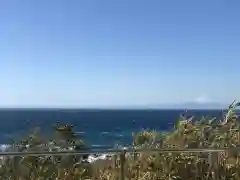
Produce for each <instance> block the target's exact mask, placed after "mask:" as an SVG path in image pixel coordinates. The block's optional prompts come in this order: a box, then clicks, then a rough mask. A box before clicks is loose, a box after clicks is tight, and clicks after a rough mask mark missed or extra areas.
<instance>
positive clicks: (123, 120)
mask: <svg viewBox="0 0 240 180" xmlns="http://www.w3.org/2000/svg"><path fill="white" fill-rule="evenodd" d="M182 113H184V110H53V109H49V110H44V109H32V110H31V109H29V110H27V109H25V110H20V109H19V110H16V109H15V110H14V109H2V110H0V120H1V125H0V144H9V143H10V142H12V139H19V138H20V137H23V136H24V135H26V134H28V133H29V132H30V130H31V129H32V128H34V127H36V126H38V127H40V128H41V129H42V131H43V132H48V131H49V130H50V129H53V126H54V124H55V123H56V122H60V123H64V124H71V125H74V126H75V131H76V132H77V133H78V134H79V135H81V137H82V138H83V139H84V140H85V141H86V142H88V144H92V145H95V146H98V145H103V146H113V145H115V144H121V145H128V144H131V141H132V133H133V132H139V131H141V130H142V129H153V130H168V129H171V128H172V127H173V123H174V121H175V120H176V119H177V118H178V117H179V115H180V114H182ZM187 115H188V116H192V115H194V116H195V117H196V118H200V117H201V116H203V115H204V116H210V117H212V116H217V117H219V116H221V115H222V111H220V110H190V111H188V112H187Z"/></svg>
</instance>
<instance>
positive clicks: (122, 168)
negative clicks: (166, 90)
mask: <svg viewBox="0 0 240 180" xmlns="http://www.w3.org/2000/svg"><path fill="white" fill-rule="evenodd" d="M125 155H126V150H125V149H124V150H123V152H121V154H120V180H124V179H125Z"/></svg>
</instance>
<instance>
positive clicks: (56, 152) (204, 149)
mask: <svg viewBox="0 0 240 180" xmlns="http://www.w3.org/2000/svg"><path fill="white" fill-rule="evenodd" d="M122 152H126V153H140V152H159V153H187V152H188V153H194V152H195V153H196V152H198V153H200V152H206V153H207V152H208V153H210V152H240V148H198V149H108V150H102V151H101V150H91V151H54V152H49V151H45V152H43V151H38V152H0V156H41V155H43V156H59V155H90V154H107V153H114V154H117V153H122Z"/></svg>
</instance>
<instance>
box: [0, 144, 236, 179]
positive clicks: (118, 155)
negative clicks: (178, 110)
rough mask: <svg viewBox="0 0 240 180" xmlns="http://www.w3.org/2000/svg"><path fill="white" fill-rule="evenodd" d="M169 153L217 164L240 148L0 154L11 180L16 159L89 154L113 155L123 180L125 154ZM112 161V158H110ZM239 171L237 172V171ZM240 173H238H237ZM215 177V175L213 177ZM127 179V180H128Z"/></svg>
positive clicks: (13, 176)
mask: <svg viewBox="0 0 240 180" xmlns="http://www.w3.org/2000/svg"><path fill="white" fill-rule="evenodd" d="M154 152H155V153H160V154H164V153H171V154H172V155H173V156H174V153H176V154H179V153H189V154H193V153H198V154H199V153H201V154H204V153H208V155H210V156H211V157H210V161H211V162H212V163H214V162H219V156H214V158H215V159H213V158H212V157H213V156H212V155H213V154H214V153H216V154H221V153H224V154H226V153H227V154H228V155H229V154H234V153H235V154H236V153H239V152H240V148H219V149H210V148H207V149H204V148H202V149H108V150H92V151H62V152H0V156H1V157H9V158H12V159H13V175H12V179H13V180H18V175H17V173H15V172H14V171H15V170H16V168H17V163H18V162H17V161H16V157H26V156H28V157H30V156H35V157H36V156H73V155H74V156H77V155H91V154H113V156H114V157H115V158H118V159H119V162H120V165H119V168H118V173H119V176H118V177H119V179H120V180H124V179H125V177H126V174H125V173H126V172H125V171H126V168H125V165H126V154H134V155H135V154H141V153H154ZM226 157H227V156H226ZM112 159H114V158H112ZM238 171H239V170H238ZM239 173H240V172H239ZM215 176H216V175H215ZM128 179H129V178H128ZM215 179H216V180H217V179H218V178H215Z"/></svg>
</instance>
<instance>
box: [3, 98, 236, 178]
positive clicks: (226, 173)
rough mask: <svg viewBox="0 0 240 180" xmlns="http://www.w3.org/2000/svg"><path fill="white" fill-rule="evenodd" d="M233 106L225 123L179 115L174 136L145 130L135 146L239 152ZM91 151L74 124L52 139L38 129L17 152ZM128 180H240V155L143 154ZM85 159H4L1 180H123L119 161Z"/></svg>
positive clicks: (128, 167) (130, 163) (130, 165)
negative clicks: (88, 160)
mask: <svg viewBox="0 0 240 180" xmlns="http://www.w3.org/2000/svg"><path fill="white" fill-rule="evenodd" d="M239 105H240V103H238V102H234V103H233V104H231V105H230V106H229V109H228V111H227V112H226V113H225V114H223V116H222V118H221V119H215V118H214V119H209V118H205V117H202V118H201V119H200V120H194V119H193V118H190V119H186V118H185V117H183V116H180V118H179V119H178V120H176V122H175V125H174V128H173V130H172V131H169V132H156V131H143V132H140V133H137V134H135V135H134V136H133V147H134V148H136V149H138V148H159V149H160V148H161V149H184V148H235V147H240V123H239V120H238V117H237V115H236V108H237V107H238V106H239ZM82 149H86V146H85V143H84V142H83V141H82V140H79V138H78V137H76V136H75V133H74V131H73V127H72V126H70V125H57V126H56V127H55V129H54V131H53V133H52V136H48V137H44V136H43V135H41V133H40V131H39V130H38V129H36V130H35V131H34V132H33V133H32V134H30V135H29V136H28V137H26V138H25V139H23V140H22V141H20V142H16V144H15V146H14V147H13V148H12V149H11V150H12V151H20V152H32V151H38V152H39V151H63V150H69V151H75V150H82ZM125 157H126V159H125V166H124V171H125V179H126V180H130V179H132V180H149V179H151V180H174V179H175V180H239V179H240V156H239V153H238V152H237V151H226V152H211V153H208V152H194V153H186V152H176V153H169V152H163V153H159V152H142V153H126V155H125ZM82 159H84V157H83V156H80V155H79V156H70V155H68V156H36V157H34V156H25V157H15V158H13V157H9V158H4V159H3V160H2V165H1V168H0V179H1V180H10V179H14V180H57V179H58V180H79V179H96V180H97V179H98V180H117V179H120V177H119V175H120V173H119V172H120V163H119V157H118V156H117V157H116V156H113V157H112V158H111V159H109V160H99V161H96V162H94V163H92V164H89V163H82V161H81V160H82Z"/></svg>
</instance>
